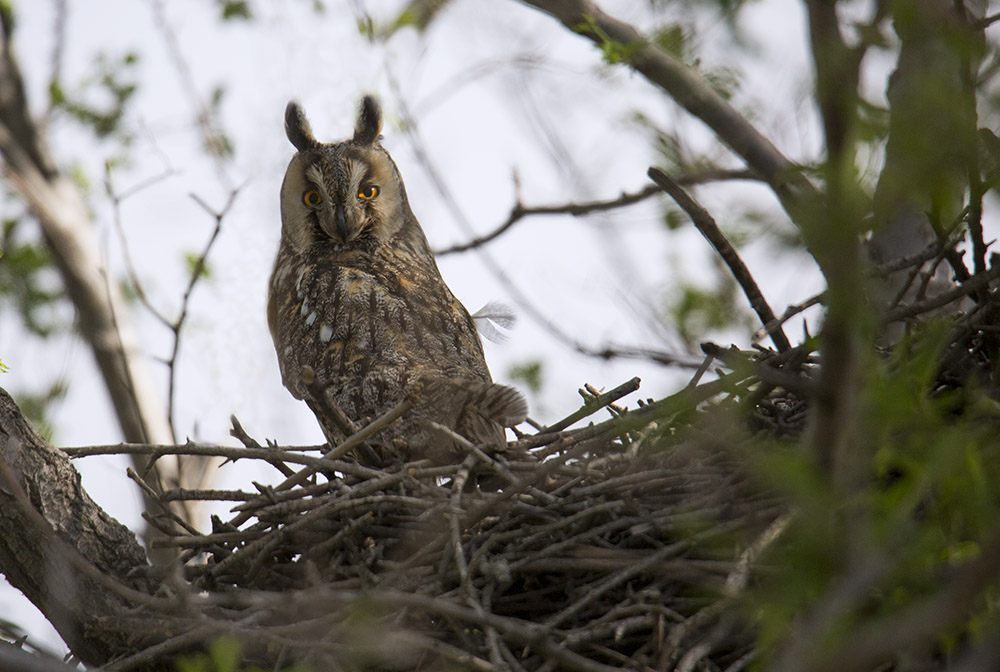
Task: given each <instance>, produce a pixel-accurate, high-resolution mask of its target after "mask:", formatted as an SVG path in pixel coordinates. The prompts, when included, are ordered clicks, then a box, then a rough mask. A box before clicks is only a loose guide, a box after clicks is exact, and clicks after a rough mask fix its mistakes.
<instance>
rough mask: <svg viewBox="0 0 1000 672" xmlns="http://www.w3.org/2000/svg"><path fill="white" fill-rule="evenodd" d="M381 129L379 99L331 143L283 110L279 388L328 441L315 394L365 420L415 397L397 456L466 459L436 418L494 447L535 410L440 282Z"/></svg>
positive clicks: (273, 319) (271, 317)
mask: <svg viewBox="0 0 1000 672" xmlns="http://www.w3.org/2000/svg"><path fill="white" fill-rule="evenodd" d="M380 126H381V111H380V109H379V107H378V104H377V103H376V102H375V100H374V99H373V98H371V97H365V98H364V99H363V100H362V103H361V108H360V112H359V115H358V120H357V125H356V127H355V132H354V137H353V138H352V139H351V140H347V141H344V142H339V143H331V144H323V143H319V142H317V141H316V140H315V138H314V137H313V134H312V131H311V129H310V128H309V124H308V122H307V121H306V118H305V115H304V113H303V112H302V110H301V108H300V107H299V106H298V105H297V104H295V103H289V104H288V108H287V110H286V112H285V130H286V134H287V135H288V139H289V140H290V141H291V142H292V144H293V145H295V147H296V148H297V149H298V150H299V151H298V153H296V154H295V156H294V157H293V158H292V160H291V162H290V163H289V166H288V170H287V171H286V173H285V179H284V182H283V183H282V186H281V219H282V230H281V244H280V247H279V250H278V256H277V259H276V260H275V265H274V271H273V272H272V275H271V282H270V290H269V296H268V306H267V317H268V325H269V327H270V329H271V336H272V338H273V340H274V345H275V349H276V351H277V354H278V363H279V365H280V368H281V376H282V380H283V381H284V383H285V386H286V387H287V388H288V389H289V390H290V391H291V393H292V394H293V395H294V396H295V397H296V398H299V399H304V400H305V401H306V402H307V403H308V404H309V406H310V408H312V409H313V412H314V413H316V415H317V419H318V420H319V422H320V425H321V426H322V427H323V431H324V433H325V434H326V436H327V440H328V441H330V442H331V443H337V442H339V441H340V440H342V438H343V432H342V431H341V429H340V427H339V425H338V424H337V422H336V421H335V420H334V419H333V418H330V417H327V416H328V415H329V414H328V413H326V412H325V411H324V410H323V408H324V404H323V403H320V402H319V401H318V400H317V399H316V398H314V396H313V393H316V392H317V390H322V393H323V394H325V395H326V399H327V401H328V402H330V403H332V404H335V405H336V406H337V407H339V408H340V409H341V410H342V411H343V412H344V413H346V414H347V416H348V417H349V418H351V419H352V420H353V421H355V422H356V423H362V422H364V421H365V420H366V419H374V418H375V417H378V416H379V415H381V414H383V413H384V412H385V411H387V410H389V409H390V408H392V407H393V406H395V405H396V404H397V403H398V402H399V401H400V400H401V399H402V398H403V397H404V396H405V395H406V394H407V393H408V392H416V399H417V405H416V407H415V408H414V410H413V411H411V412H410V413H409V414H408V415H406V416H404V417H403V418H402V419H401V420H400V421H399V422H398V423H397V424H396V425H395V426H393V427H392V428H391V430H390V431H389V433H388V436H389V437H390V438H391V442H390V443H392V444H393V447H392V452H395V453H396V454H397V455H398V456H400V457H403V458H406V459H416V458H420V457H430V458H433V459H435V460H437V461H440V460H443V459H450V458H453V457H455V456H457V455H458V454H459V453H460V452H461V451H459V448H458V445H457V443H456V442H455V441H454V440H449V439H447V438H446V437H442V435H441V434H440V433H439V432H434V431H432V430H431V429H430V428H429V426H428V421H434V422H437V423H440V424H442V425H445V426H447V427H450V428H452V429H454V430H455V431H457V432H458V433H459V434H461V435H463V436H464V437H466V438H468V439H469V440H470V441H472V442H473V443H485V444H488V445H489V446H491V447H493V448H495V449H499V448H501V447H502V446H503V445H504V444H505V439H504V430H503V427H505V426H513V425H515V424H517V423H519V422H521V421H523V420H524V418H525V416H526V415H527V405H526V404H525V402H524V398H523V397H522V396H521V395H520V394H519V393H518V392H517V391H516V390H514V389H513V388H510V387H507V386H505V385H499V384H495V383H493V380H492V378H491V376H490V373H489V370H488V369H487V367H486V362H485V360H484V358H483V348H482V344H481V342H480V340H479V335H478V334H477V333H476V328H475V325H474V323H473V320H472V318H471V317H470V316H469V313H468V311H467V310H466V309H465V307H464V306H463V305H462V304H461V303H460V302H459V301H458V299H456V298H455V297H454V295H453V294H452V293H451V291H450V290H449V289H448V287H447V285H445V283H444V281H443V280H442V278H441V275H440V273H439V272H438V269H437V264H436V263H435V261H434V257H433V255H432V253H431V250H430V246H429V245H428V243H427V239H426V237H425V236H424V233H423V230H422V229H421V228H420V224H419V223H418V222H417V219H416V217H414V215H413V213H412V211H411V210H410V206H409V202H408V201H407V198H406V190H405V187H404V186H403V181H402V179H401V178H400V176H399V172H398V170H397V168H396V165H395V163H394V162H393V160H392V158H391V157H390V156H389V154H388V152H386V151H385V149H383V148H382V146H381V145H380V144H379V141H378V136H379V130H380ZM313 381H315V382H313ZM383 441H384V439H383Z"/></svg>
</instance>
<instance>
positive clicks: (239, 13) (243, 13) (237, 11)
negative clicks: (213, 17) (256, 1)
mask: <svg viewBox="0 0 1000 672" xmlns="http://www.w3.org/2000/svg"><path fill="white" fill-rule="evenodd" d="M218 4H219V9H220V11H221V17H222V20H223V21H232V20H234V19H238V20H241V21H248V20H250V19H252V18H253V12H252V11H250V5H249V3H247V2H245V1H244V0H221V1H220V2H219V3H218Z"/></svg>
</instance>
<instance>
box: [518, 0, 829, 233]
mask: <svg viewBox="0 0 1000 672" xmlns="http://www.w3.org/2000/svg"><path fill="white" fill-rule="evenodd" d="M523 2H525V3H526V4H529V5H532V6H534V7H536V8H538V9H540V10H542V11H543V12H546V13H547V14H551V15H552V16H554V17H555V18H556V19H558V20H559V21H560V22H562V24H563V25H564V26H566V27H567V28H569V29H570V30H572V31H573V32H576V33H579V34H580V35H583V36H584V37H586V38H588V39H590V40H591V41H593V42H594V43H595V44H597V45H598V46H602V45H604V44H605V43H606V42H607V41H608V40H611V41H614V42H615V43H618V44H621V45H625V46H626V47H627V49H626V50H625V51H626V54H625V55H624V56H623V60H625V61H626V62H627V63H628V64H629V65H630V66H632V67H633V68H634V69H635V70H637V71H638V72H640V73H641V74H642V75H643V76H645V77H646V79H648V80H649V81H650V82H652V83H653V84H655V85H656V86H658V87H660V88H661V89H663V90H664V91H666V92H667V93H668V94H669V95H670V96H671V97H672V98H673V99H674V100H676V101H677V103H678V104H680V105H681V106H682V107H683V108H684V109H686V110H687V111H688V112H690V113H691V114H693V115H694V116H695V117H697V118H699V119H701V120H702V121H703V122H705V124H707V125H708V127H709V128H711V129H712V130H713V131H714V132H715V133H716V135H718V137H719V138H720V139H721V140H722V141H723V142H724V143H726V144H727V145H728V146H729V147H730V148H732V150H733V151H734V152H736V153H737V154H738V155H739V156H741V157H742V158H743V160H744V161H746V164H747V166H748V167H749V168H750V169H751V170H753V171H754V172H756V173H758V174H760V176H761V177H762V178H763V179H764V180H765V181H766V182H767V183H768V184H769V185H770V186H771V188H772V189H773V190H774V191H775V193H776V194H777V195H778V197H779V199H781V201H782V203H783V204H785V207H786V209H788V208H789V206H790V205H793V204H794V202H795V201H797V200H798V199H799V198H800V197H802V196H805V195H809V194H812V193H813V191H814V189H813V187H812V185H811V184H810V183H809V181H808V180H806V179H805V177H803V176H802V174H801V173H800V172H799V170H798V168H797V167H796V166H795V164H793V163H792V162H791V161H789V160H788V159H787V158H786V157H785V156H784V155H783V154H782V153H781V152H780V151H779V150H778V149H777V148H776V147H775V146H774V145H773V144H772V143H771V141H770V140H768V139H767V138H766V137H764V136H763V135H762V134H761V133H760V132H759V131H758V130H757V129H756V128H754V126H753V125H752V124H751V123H750V122H749V121H748V120H747V119H746V117H744V116H743V115H741V114H740V113H739V112H737V111H736V109H735V108H733V106H732V105H730V104H729V103H728V102H727V101H726V100H725V99H723V98H722V96H720V95H719V94H718V93H716V92H715V90H714V89H713V88H712V87H711V86H710V85H709V84H708V83H707V82H706V81H705V80H704V79H703V78H702V77H701V75H699V74H698V73H697V72H695V71H694V70H693V69H691V68H689V67H688V66H686V65H684V64H683V63H681V62H679V61H677V60H676V59H674V58H673V57H672V56H670V55H669V54H668V53H667V52H665V51H664V50H662V49H660V48H659V47H657V46H656V45H655V44H654V43H652V42H651V41H650V40H649V39H647V38H646V37H645V36H644V35H642V34H641V33H640V32H639V31H638V30H636V29H635V28H634V27H633V26H631V25H629V24H628V23H625V22H624V21H619V20H618V19H616V18H614V17H613V16H610V15H609V14H606V13H605V12H604V11H602V10H601V8H600V7H598V6H597V5H596V4H594V3H593V2H592V0H523ZM792 218H793V219H796V217H794V216H793V217H792Z"/></svg>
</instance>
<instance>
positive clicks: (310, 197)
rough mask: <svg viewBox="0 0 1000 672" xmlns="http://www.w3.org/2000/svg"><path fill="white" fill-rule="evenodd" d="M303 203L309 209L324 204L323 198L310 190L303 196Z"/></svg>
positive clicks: (313, 190)
mask: <svg viewBox="0 0 1000 672" xmlns="http://www.w3.org/2000/svg"><path fill="white" fill-rule="evenodd" d="M302 202H303V203H304V204H305V205H306V207H309V208H315V207H316V206H318V205H319V204H320V203H322V202H323V197H322V196H321V195H320V193H319V192H318V191H316V190H315V189H310V190H309V191H307V192H306V193H304V194H302Z"/></svg>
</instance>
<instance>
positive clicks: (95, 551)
mask: <svg viewBox="0 0 1000 672" xmlns="http://www.w3.org/2000/svg"><path fill="white" fill-rule="evenodd" d="M0 539H2V543H0V571H2V572H3V574H4V575H5V576H6V578H7V581H8V582H9V583H10V584H11V585H13V586H14V587H16V588H17V589H18V590H20V591H21V592H22V593H24V595H25V596H26V597H27V598H28V599H29V600H31V602H32V603H33V604H35V606H37V607H38V608H39V610H40V611H41V612H42V613H43V614H44V615H45V617H46V618H47V619H48V620H49V622H50V623H52V625H53V626H54V627H55V629H56V630H57V631H58V632H59V634H60V635H61V636H62V638H63V639H64V640H65V642H66V644H67V645H68V646H69V648H70V650H71V651H72V652H73V653H74V654H76V655H77V656H78V657H79V658H80V659H81V660H83V661H84V662H86V663H87V664H89V665H101V664H104V663H106V662H108V661H109V660H111V659H112V658H113V657H115V656H120V655H121V654H122V653H123V652H128V651H134V650H137V649H140V648H143V646H144V645H147V644H148V643H149V640H150V639H154V638H161V637H162V636H163V635H164V633H166V632H169V630H170V629H171V628H170V627H169V625H168V624H167V622H166V619H165V618H163V617H162V616H159V615H156V612H154V611H144V610H137V609H136V608H135V607H136V606H137V605H139V604H141V603H142V602H144V601H146V600H152V599H154V598H151V597H150V596H149V595H148V592H147V591H146V586H145V585H144V579H142V578H140V577H141V576H142V575H144V574H145V572H142V571H137V570H144V569H146V568H148V567H149V563H148V561H147V560H146V554H145V552H144V551H143V549H142V547H141V546H140V545H139V543H138V542H137V541H136V538H135V535H134V534H133V533H132V532H131V531H130V530H129V529H128V528H127V527H125V526H124V525H122V524H121V523H119V522H118V521H116V520H114V519H113V518H111V517H110V516H109V515H107V514H106V513H105V512H104V511H103V510H102V509H101V508H100V507H99V506H97V504H95V503H94V502H93V501H92V500H91V499H90V497H89V496H87V493H86V492H85V491H84V490H83V487H82V486H81V484H80V475H79V473H78V472H77V471H76V469H75V468H74V467H73V465H72V464H70V461H69V458H68V457H67V456H66V455H65V454H64V453H62V452H61V451H59V450H57V449H55V448H53V447H52V446H50V445H49V444H48V443H46V442H45V440H44V439H42V438H41V437H40V436H39V435H38V434H37V433H36V432H35V431H34V429H32V427H31V425H30V424H29V423H28V421H27V420H26V419H25V418H24V416H23V415H22V414H21V412H20V410H19V409H18V408H17V405H16V404H15V403H14V401H13V400H12V399H11V398H10V395H8V394H7V392H6V391H4V390H0Z"/></svg>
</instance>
